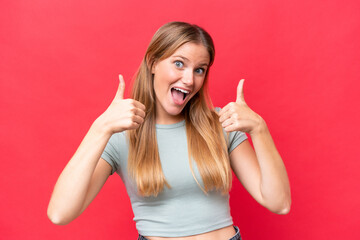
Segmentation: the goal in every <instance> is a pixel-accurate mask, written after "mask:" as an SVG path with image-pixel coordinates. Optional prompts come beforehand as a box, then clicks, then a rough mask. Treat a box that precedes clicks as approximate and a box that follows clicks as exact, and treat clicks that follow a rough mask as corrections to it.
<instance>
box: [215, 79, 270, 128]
mask: <svg viewBox="0 0 360 240" xmlns="http://www.w3.org/2000/svg"><path fill="white" fill-rule="evenodd" d="M244 80H245V79H241V80H240V81H239V84H238V87H237V97H236V101H235V102H231V103H229V104H227V105H226V106H225V107H224V108H222V109H221V111H220V112H219V117H220V118H219V121H220V122H221V124H222V127H223V128H224V129H225V131H227V132H232V131H241V132H247V133H249V134H250V135H251V134H253V133H255V132H258V131H261V130H262V129H263V128H264V127H266V124H265V121H264V120H263V119H262V118H261V116H260V115H258V114H257V113H255V112H254V111H253V110H251V109H250V108H249V107H248V105H247V104H246V102H245V99H244V90H243V86H244Z"/></svg>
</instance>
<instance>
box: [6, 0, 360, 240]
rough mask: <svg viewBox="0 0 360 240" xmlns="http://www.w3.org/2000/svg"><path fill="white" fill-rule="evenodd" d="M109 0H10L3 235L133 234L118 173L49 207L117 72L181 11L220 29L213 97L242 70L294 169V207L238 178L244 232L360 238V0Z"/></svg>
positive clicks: (250, 97)
mask: <svg viewBox="0 0 360 240" xmlns="http://www.w3.org/2000/svg"><path fill="white" fill-rule="evenodd" d="M100 2H101V1H70V0H62V1H59V0H57V1H47V0H33V1H11V0H3V1H1V2H0V80H1V82H0V109H1V117H0V149H1V155H2V160H1V167H0V189H1V190H0V191H1V192H0V239H87V240H89V239H130V240H131V239H136V236H137V233H136V229H135V223H134V222H133V221H132V217H133V215H132V211H131V207H130V203H129V200H128V198H127V195H126V192H125V190H124V186H123V184H122V183H121V180H120V178H119V177H118V176H117V175H114V176H112V177H111V178H110V179H109V181H108V183H107V184H106V185H105V187H104V188H103V190H102V191H101V193H100V194H99V195H98V197H97V198H96V199H95V201H94V202H93V203H92V204H91V206H90V207H89V208H88V209H87V210H86V211H85V213H84V214H83V215H82V216H81V217H79V218H78V219H77V220H75V221H74V222H73V223H71V224H70V225H67V226H55V225H53V224H52V223H50V221H49V220H48V219H47V216H46V208H47V204H48V201H49V198H50V194H51V191H52V188H53V186H54V184H55V182H56V179H57V177H58V175H59V174H60V172H61V171H62V169H63V167H64V166H65V164H66V163H67V161H68V160H69V159H70V157H71V156H72V154H73V153H74V151H75V150H76V148H77V146H78V145H79V143H80V141H81V139H82V138H83V136H84V135H85V133H86V132H87V130H88V128H89V126H90V125H91V123H92V121H93V120H94V119H95V118H96V117H97V116H98V115H100V114H101V113H102V112H103V111H104V110H105V109H106V107H107V106H108V104H109V103H110V102H111V100H112V98H113V96H114V94H115V92H116V88H117V85H118V78H117V75H118V74H119V73H122V74H123V75H124V77H125V79H126V82H127V86H129V85H130V79H131V77H132V76H133V75H134V73H135V71H136V69H137V67H138V65H139V64H140V61H141V58H142V56H143V54H144V51H145V49H146V47H147V45H148V43H149V41H150V39H151V37H152V35H153V33H154V32H155V30H156V29H157V28H158V27H160V26H161V25H162V24H164V23H166V22H168V21H173V20H181V21H189V22H191V23H196V24H198V25H200V26H203V27H204V28H205V29H207V30H208V31H209V32H210V33H211V35H212V36H213V38H214V41H215V45H216V51H217V53H216V59H215V64H214V66H213V69H212V70H211V76H210V80H211V84H210V87H211V89H210V92H211V96H212V99H213V102H214V103H215V105H216V106H220V107H222V106H224V105H225V104H226V103H228V102H229V101H233V100H235V97H236V96H235V95H236V85H237V83H238V80H239V79H241V78H245V79H246V81H245V99H246V101H247V102H248V104H249V106H250V107H252V108H253V109H254V110H255V111H256V112H258V113H259V114H260V115H261V116H263V117H264V118H265V120H266V121H267V123H268V126H269V128H270V131H271V132H272V135H273V138H274V140H275V142H276V144H277V147H278V149H279V151H280V153H281V155H282V156H283V159H284V162H285V164H286V167H287V170H288V174H289V177H290V182H291V187H292V199H293V204H292V209H291V212H290V214H288V215H286V216H278V215H275V214H272V213H270V212H269V211H267V210H265V209H263V208H262V207H261V206H259V205H258V204H257V203H255V201H254V200H252V199H251V198H250V197H249V195H248V194H247V193H246V192H245V191H244V190H243V188H242V187H241V186H240V184H239V183H238V181H235V182H234V187H233V190H232V192H231V208H232V214H233V218H234V221H235V223H236V224H237V225H239V226H240V228H241V232H242V235H243V237H244V239H249V240H250V239H277V240H280V239H292V240H297V239H359V238H360V231H359V230H358V225H359V222H360V221H359V220H360V219H359V215H360V208H359V201H360V193H359V187H358V184H359V182H360V177H359V174H358V171H359V170H360V164H359V162H360V161H359V151H358V150H359V147H358V145H359V142H360V141H359V139H360V138H359V133H360V131H359V122H360V114H359V102H360V101H359V100H360V99H359V92H360V91H359V87H360V84H359V82H360V81H359V80H360V51H359V50H360V2H359V1H355V0H353V1H340V0H338V1H337V0H329V1H310V0H304V1H285V0H273V1H259V0H253V1H244V0H241V1H236V0H232V1H228V2H225V1H224V2H223V3H219V2H218V1H209V0H207V1H204V0H202V1H192V0H183V1H142V2H136V1H115V0H111V1H106V3H100ZM127 90H129V89H127Z"/></svg>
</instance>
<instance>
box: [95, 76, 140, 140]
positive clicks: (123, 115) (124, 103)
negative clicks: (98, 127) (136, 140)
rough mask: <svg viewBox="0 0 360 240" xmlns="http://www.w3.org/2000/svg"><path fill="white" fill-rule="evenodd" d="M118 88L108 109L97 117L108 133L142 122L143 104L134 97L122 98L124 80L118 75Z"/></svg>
mask: <svg viewBox="0 0 360 240" xmlns="http://www.w3.org/2000/svg"><path fill="white" fill-rule="evenodd" d="M119 80H120V82H119V88H118V90H117V92H116V95H115V98H114V100H113V101H112V102H111V104H110V106H109V107H108V109H107V110H106V111H105V112H104V113H103V114H102V115H101V116H100V117H99V118H98V119H97V121H100V122H101V124H102V126H103V127H105V130H106V131H107V132H108V133H110V134H113V133H116V132H122V131H125V130H129V129H136V128H138V127H139V126H140V124H142V123H143V122H144V117H145V106H144V104H142V103H140V102H138V101H136V100H134V99H124V91H125V81H124V79H123V76H122V75H119Z"/></svg>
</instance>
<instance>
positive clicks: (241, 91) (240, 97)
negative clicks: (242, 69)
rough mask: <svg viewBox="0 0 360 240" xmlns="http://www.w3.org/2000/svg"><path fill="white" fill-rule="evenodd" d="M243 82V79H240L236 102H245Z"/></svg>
mask: <svg viewBox="0 0 360 240" xmlns="http://www.w3.org/2000/svg"><path fill="white" fill-rule="evenodd" d="M244 81H245V79H241V80H240V81H239V84H238V86H237V91H236V102H237V103H239V102H245V99H244Z"/></svg>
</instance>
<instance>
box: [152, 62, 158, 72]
mask: <svg viewBox="0 0 360 240" xmlns="http://www.w3.org/2000/svg"><path fill="white" fill-rule="evenodd" d="M156 65H157V62H153V64H152V65H151V74H155V69H156Z"/></svg>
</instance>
